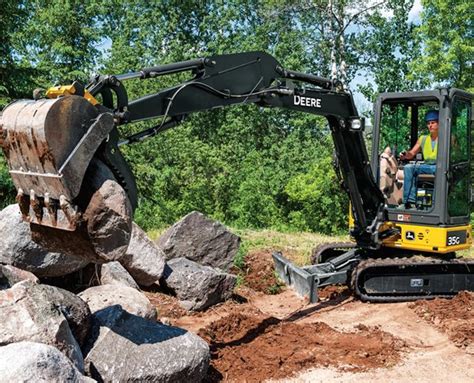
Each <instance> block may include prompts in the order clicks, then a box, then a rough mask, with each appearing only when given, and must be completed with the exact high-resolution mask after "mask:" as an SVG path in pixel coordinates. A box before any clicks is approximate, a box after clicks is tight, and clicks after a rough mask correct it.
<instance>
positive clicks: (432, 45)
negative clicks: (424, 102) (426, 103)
mask: <svg viewBox="0 0 474 383" xmlns="http://www.w3.org/2000/svg"><path fill="white" fill-rule="evenodd" d="M422 5H423V11H422V13H421V25H420V26H419V27H418V28H417V33H418V37H419V39H420V41H421V42H422V44H423V55H422V56H421V57H419V58H417V59H416V60H414V61H413V71H414V73H416V74H419V75H421V76H423V77H424V78H426V79H427V80H429V81H430V82H435V83H442V84H445V85H449V86H455V87H459V88H462V89H472V88H473V86H474V83H473V81H474V80H473V68H472V63H473V61H474V41H473V38H474V17H473V13H472V2H470V1H468V0H423V1H422Z"/></svg>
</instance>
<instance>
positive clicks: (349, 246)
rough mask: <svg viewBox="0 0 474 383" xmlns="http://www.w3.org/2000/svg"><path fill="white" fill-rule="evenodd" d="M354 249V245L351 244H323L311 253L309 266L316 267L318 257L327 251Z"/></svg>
mask: <svg viewBox="0 0 474 383" xmlns="http://www.w3.org/2000/svg"><path fill="white" fill-rule="evenodd" d="M354 247H356V244H355V243H353V242H332V243H323V244H321V245H318V246H316V247H315V248H314V249H313V250H312V251H311V264H312V265H317V264H318V263H319V262H318V259H319V257H320V256H321V255H322V254H323V253H324V252H325V251H327V250H345V249H353V248H354Z"/></svg>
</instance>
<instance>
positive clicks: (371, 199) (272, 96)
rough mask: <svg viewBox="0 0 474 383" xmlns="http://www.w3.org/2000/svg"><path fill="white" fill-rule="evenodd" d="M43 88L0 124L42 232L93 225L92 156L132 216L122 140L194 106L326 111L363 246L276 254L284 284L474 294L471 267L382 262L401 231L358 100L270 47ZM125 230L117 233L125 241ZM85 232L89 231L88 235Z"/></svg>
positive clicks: (370, 296) (171, 121)
mask: <svg viewBox="0 0 474 383" xmlns="http://www.w3.org/2000/svg"><path fill="white" fill-rule="evenodd" d="M179 72H191V73H192V77H191V78H190V79H189V80H188V81H185V82H183V83H181V84H178V85H176V86H173V87H170V88H167V89H163V90H160V91H158V92H156V93H154V94H150V95H146V96H144V97H141V98H138V99H135V100H131V101H130V100H129V99H128V94H127V91H126V87H125V86H124V83H125V82H126V81H127V80H130V79H142V80H146V79H150V80H153V79H154V78H156V77H160V76H165V75H169V74H175V73H179ZM48 95H49V96H50V97H53V98H52V99H41V100H36V101H32V100H20V101H17V102H15V103H13V104H11V105H10V106H8V107H7V108H6V109H5V111H4V113H3V118H2V124H1V125H0V126H2V129H1V137H2V141H0V142H2V147H3V151H4V153H5V156H6V158H7V162H8V166H9V169H10V174H11V176H12V178H13V182H14V184H15V186H16V188H17V190H18V195H17V200H18V203H19V206H20V209H21V212H22V215H23V218H24V219H25V220H27V221H29V222H31V223H33V224H34V225H33V226H35V225H36V226H37V227H39V228H40V230H39V231H37V232H39V233H46V232H49V231H50V229H49V228H53V229H58V230H60V231H61V232H63V233H64V230H69V231H77V230H78V228H82V229H83V230H84V228H86V230H89V229H93V226H97V225H96V224H95V223H94V224H91V225H88V224H87V222H84V220H85V218H84V216H94V215H97V214H85V215H84V216H83V214H82V213H83V212H86V209H87V208H88V206H90V205H93V204H92V203H89V205H88V202H87V201H88V200H87V198H85V195H89V196H90V195H92V194H93V193H94V190H92V191H91V190H89V189H90V188H91V187H92V186H91V185H97V184H98V182H94V180H93V179H88V178H87V177H93V176H91V174H92V175H94V174H97V172H95V171H93V170H91V167H90V166H89V165H90V164H94V163H95V164H97V163H99V164H101V165H100V166H105V169H106V170H105V171H102V172H100V173H101V174H102V176H101V177H102V178H104V177H105V178H106V179H112V178H113V179H114V181H116V182H118V183H119V184H120V186H121V187H122V189H123V190H124V191H125V192H126V195H127V196H128V199H129V201H130V204H128V205H130V206H131V207H130V208H129V210H130V212H133V209H134V208H135V207H136V205H137V195H138V193H137V188H136V185H135V180H134V176H133V174H132V172H131V170H130V168H129V166H128V164H127V162H126V161H125V159H124V158H123V157H122V155H121V152H120V148H119V147H120V146H121V145H126V144H133V143H139V142H140V141H142V140H144V139H147V138H149V137H153V136H154V135H156V134H158V133H160V132H163V131H165V130H167V129H170V128H173V127H175V126H176V125H178V124H179V123H181V122H182V121H184V120H185V119H186V118H187V116H188V115H190V114H192V113H195V112H200V111H205V110H211V109H214V108H221V107H227V106H232V105H239V104H255V105H257V106H259V107H269V108H272V107H277V108H284V109H291V110H296V111H301V112H303V113H311V114H316V115H321V116H325V117H326V118H327V121H328V125H329V127H330V130H331V135H332V138H333V142H334V148H335V154H336V159H337V170H338V173H339V175H340V176H341V179H342V186H343V187H344V189H345V190H346V192H347V193H348V195H349V198H350V201H351V207H352V216H353V218H354V225H353V229H352V232H351V236H352V237H353V238H354V239H355V241H356V246H355V247H354V248H352V247H348V248H345V249H342V250H341V249H339V250H338V249H335V251H333V252H332V254H333V255H334V256H331V257H325V256H324V254H321V257H316V258H318V259H319V258H320V259H324V260H325V262H324V263H321V264H317V265H312V266H308V267H305V268H299V267H296V266H294V265H293V264H291V262H289V261H288V260H287V259H285V258H284V257H283V255H282V254H278V253H277V254H275V255H274V260H275V264H276V269H277V271H278V272H279V274H280V276H281V277H282V279H283V280H285V282H287V283H288V284H290V285H294V286H295V287H296V289H297V290H298V291H300V292H301V293H302V294H303V295H305V296H307V297H309V299H310V300H313V301H314V300H316V299H317V287H318V286H324V285H327V284H333V283H348V284H352V287H353V288H354V291H355V293H356V294H357V295H358V296H360V297H361V298H362V299H364V300H373V301H381V300H382V301H386V300H406V299H417V298H419V297H435V296H452V295H453V294H455V293H456V292H457V291H459V290H460V289H468V290H474V277H473V276H474V268H473V264H472V262H464V261H456V260H446V261H439V262H431V261H421V262H412V261H413V260H412V259H410V260H408V259H403V260H402V261H396V260H394V261H392V260H390V259H389V260H384V259H383V258H384V257H387V255H388V257H389V258H394V257H397V256H399V255H400V254H401V253H400V254H398V255H397V254H396V252H395V255H394V253H393V252H392V253H390V254H386V253H385V251H386V248H384V247H383V244H382V242H383V240H385V239H388V238H392V237H394V236H399V235H400V228H397V227H396V225H385V223H386V222H388V217H387V208H386V205H385V199H384V196H383V194H382V192H381V191H380V189H379V186H378V185H377V183H376V181H375V177H374V175H373V173H372V168H371V166H370V163H369V160H368V154H367V150H366V147H365V143H364V139H363V135H362V131H363V120H362V119H361V118H360V117H359V116H358V113H357V110H356V108H355V105H354V101H353V98H352V95H351V94H350V93H349V92H347V91H345V90H344V89H343V87H341V86H340V84H338V83H335V82H332V81H330V80H329V79H325V78H322V77H319V76H315V75H311V74H305V73H300V72H296V71H291V70H286V69H284V68H283V67H282V66H281V65H280V63H279V62H278V61H277V60H276V59H275V58H273V57H272V56H270V55H268V54H266V53H264V52H248V53H237V54H231V55H219V56H212V57H208V58H201V59H196V60H189V61H183V62H178V63H172V64H166V65H161V66H156V67H152V68H144V69H142V70H139V71H136V72H132V73H125V74H121V75H109V76H96V77H94V78H93V79H92V81H91V82H90V83H89V84H88V85H87V86H83V85H82V84H80V83H78V82H75V83H73V84H72V85H70V86H64V87H56V88H53V89H50V90H49V91H48ZM99 99H100V100H101V102H100V103H99V102H98V100H99ZM151 119H154V120H156V121H157V123H156V125H155V126H153V127H151V128H148V129H146V130H143V131H141V132H138V133H135V134H133V135H131V136H128V137H122V136H121V135H120V127H121V126H122V125H124V124H130V123H134V122H137V121H143V120H151ZM91 166H92V165H91ZM95 166H97V165H95ZM100 166H99V168H100ZM125 198H126V197H125ZM99 205H100V204H99ZM94 206H95V205H94ZM98 208H99V209H100V206H99V207H98ZM89 211H90V210H89ZM95 211H96V210H94V212H95ZM124 211H125V212H127V211H128V210H127V209H125V210H124ZM130 214H131V213H130ZM105 217H106V215H105ZM121 217H122V218H124V217H123V215H122V216H121ZM128 221H131V217H130V220H128V219H127V217H125V218H124V219H123V222H125V224H124V227H128V228H129V229H130V230H131V224H130V225H128V226H127V222H128ZM99 226H100V225H99ZM45 228H48V229H47V230H46V229H45ZM121 230H122V229H120V230H118V234H119V235H120V236H121V237H123V232H122V231H121ZM124 230H125V229H124ZM55 233H56V232H54V231H53V236H54V238H56V235H55ZM80 237H81V238H88V237H87V233H86V236H85V237H84V236H82V234H81V235H80ZM89 238H91V236H89ZM102 238H103V235H102V234H101V233H99V235H98V236H96V237H95V239H96V240H97V241H98V242H100V240H101V239H102ZM106 242H107V244H110V243H112V244H113V243H115V242H114V241H106ZM97 247H101V249H102V247H103V246H102V245H100V246H97ZM330 250H331V249H329V250H328V251H330ZM96 253H97V251H96ZM351 275H352V282H351Z"/></svg>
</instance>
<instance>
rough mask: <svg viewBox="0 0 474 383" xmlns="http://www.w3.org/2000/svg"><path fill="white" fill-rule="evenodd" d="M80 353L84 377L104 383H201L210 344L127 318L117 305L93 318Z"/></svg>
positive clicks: (180, 330) (153, 324)
mask: <svg viewBox="0 0 474 383" xmlns="http://www.w3.org/2000/svg"><path fill="white" fill-rule="evenodd" d="M94 318H95V321H94V322H95V325H94V328H95V331H94V336H93V337H92V338H91V344H90V347H89V348H88V349H87V350H86V351H85V354H84V355H85V366H86V371H88V375H89V376H91V377H92V378H94V379H96V380H98V381H106V382H111V381H115V382H132V381H133V382H142V381H146V382H200V381H201V380H202V379H203V378H204V377H205V375H206V372H207V368H208V366H209V358H210V355H209V346H208V345H207V343H206V342H205V341H204V340H202V339H201V338H199V337H198V336H197V335H194V334H192V333H190V332H187V331H185V330H183V329H180V328H177V327H171V326H166V325H163V324H161V323H158V322H152V321H149V320H146V319H143V318H141V317H139V316H136V315H132V314H130V313H128V312H126V311H124V310H122V309H121V308H120V307H119V306H112V307H109V308H107V309H104V310H101V311H98V312H97V313H96V314H94Z"/></svg>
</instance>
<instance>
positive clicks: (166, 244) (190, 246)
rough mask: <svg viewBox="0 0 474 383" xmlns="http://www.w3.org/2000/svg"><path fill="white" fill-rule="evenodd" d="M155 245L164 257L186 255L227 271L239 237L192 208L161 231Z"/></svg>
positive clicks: (237, 245)
mask: <svg viewBox="0 0 474 383" xmlns="http://www.w3.org/2000/svg"><path fill="white" fill-rule="evenodd" d="M158 246H159V247H160V248H161V249H163V251H164V253H165V254H166V259H167V260H169V259H173V258H180V257H186V258H188V259H190V260H192V261H195V262H197V263H200V264H201V265H207V266H212V267H218V268H220V269H223V270H225V271H229V269H230V268H231V266H232V261H233V260H234V256H235V254H236V253H237V251H238V250H239V246H240V237H238V236H237V235H235V234H233V233H231V232H230V231H228V230H227V228H226V227H225V226H224V225H222V224H221V223H220V222H216V221H213V220H211V219H209V218H207V217H206V216H205V215H203V214H201V213H199V212H196V211H193V212H192V213H189V214H188V215H186V216H185V217H183V218H182V219H181V220H180V221H178V222H177V223H175V224H174V225H173V226H171V227H170V228H169V229H168V230H167V231H166V232H165V233H163V235H161V237H160V238H158Z"/></svg>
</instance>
